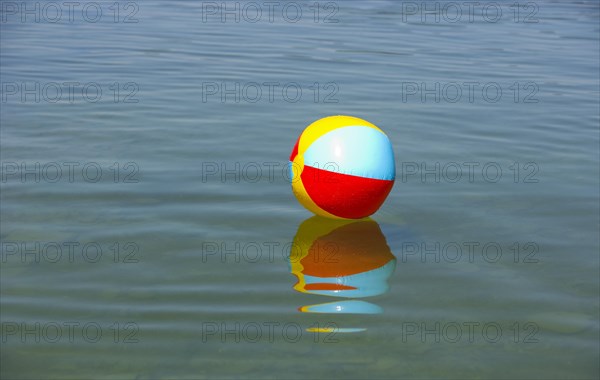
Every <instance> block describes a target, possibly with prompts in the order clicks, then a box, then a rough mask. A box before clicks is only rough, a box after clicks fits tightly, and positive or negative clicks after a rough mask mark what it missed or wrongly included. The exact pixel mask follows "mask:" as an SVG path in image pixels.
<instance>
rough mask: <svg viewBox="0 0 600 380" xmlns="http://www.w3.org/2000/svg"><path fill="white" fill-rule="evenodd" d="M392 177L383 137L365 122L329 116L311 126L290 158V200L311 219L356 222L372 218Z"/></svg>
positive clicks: (390, 155)
mask: <svg viewBox="0 0 600 380" xmlns="http://www.w3.org/2000/svg"><path fill="white" fill-rule="evenodd" d="M395 177H396V167H395V163H394V151H393V148H392V144H391V142H390V140H389V139H388V137H387V136H386V134H385V133H384V132H383V131H382V130H381V129H379V128H378V127H376V126H375V125H373V124H371V123H369V122H368V121H366V120H363V119H359V118H357V117H352V116H342V115H339V116H329V117H325V118H323V119H319V120H317V121H315V122H314V123H312V124H310V125H309V126H308V127H307V128H306V129H305V130H304V132H302V134H301V135H300V137H299V138H298V140H297V141H296V145H295V146H294V149H293V150H292V154H291V155H290V179H291V182H292V190H293V192H294V195H295V196H296V198H297V199H298V201H299V202H300V204H302V205H303V206H304V207H305V208H307V209H308V210H310V211H312V212H313V213H315V214H317V215H321V216H325V217H328V218H334V219H360V218H364V217H367V216H369V215H371V214H373V213H375V212H376V211H377V210H378V209H379V207H380V206H381V205H382V204H383V202H384V201H385V199H386V197H387V196H388V194H389V193H390V191H391V190H392V186H393V185H394V179H395Z"/></svg>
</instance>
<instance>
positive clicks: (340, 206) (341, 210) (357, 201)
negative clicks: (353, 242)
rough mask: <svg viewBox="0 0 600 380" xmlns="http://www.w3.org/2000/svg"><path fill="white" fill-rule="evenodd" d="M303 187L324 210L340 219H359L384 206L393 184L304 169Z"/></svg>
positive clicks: (302, 175)
mask: <svg viewBox="0 0 600 380" xmlns="http://www.w3.org/2000/svg"><path fill="white" fill-rule="evenodd" d="M300 177H301V178H302V184H303V185H304V188H305V189H306V192H307V193H308V195H309V196H310V198H311V199H312V200H313V202H315V203H316V204H317V205H318V206H319V207H321V208H322V209H323V210H325V211H327V212H329V213H331V214H333V215H336V216H339V217H341V218H349V219H360V218H364V217H366V216H369V215H371V214H373V213H375V211H377V210H378V209H379V207H381V205H382V204H383V202H384V201H385V198H386V197H387V195H388V194H389V193H390V191H391V190H392V187H393V186H394V181H387V180H382V179H372V178H365V177H357V176H353V175H348V174H341V173H334V172H330V171H327V170H322V169H317V168H313V167H312V166H304V169H303V170H302V174H301V176H300Z"/></svg>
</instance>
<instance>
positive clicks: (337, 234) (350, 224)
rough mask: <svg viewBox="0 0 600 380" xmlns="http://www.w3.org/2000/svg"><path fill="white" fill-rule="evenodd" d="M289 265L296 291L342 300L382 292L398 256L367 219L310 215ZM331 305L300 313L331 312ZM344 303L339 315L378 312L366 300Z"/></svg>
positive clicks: (385, 288) (299, 232)
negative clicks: (337, 218) (368, 311)
mask: <svg viewBox="0 0 600 380" xmlns="http://www.w3.org/2000/svg"><path fill="white" fill-rule="evenodd" d="M289 261H290V271H291V272H292V274H293V275H295V276H296V278H297V282H296V284H295V285H294V289H295V290H296V291H298V292H301V293H310V294H318V295H323V296H333V297H343V298H363V297H373V296H377V295H381V294H384V293H385V292H387V291H388V290H389V285H388V279H389V278H390V276H391V275H392V274H393V273H394V270H395V269H396V257H395V256H394V255H393V254H392V252H391V250H390V247H389V246H388V244H387V241H386V239H385V236H384V235H383V233H382V232H381V228H380V227H379V225H378V224H377V222H375V221H374V220H372V219H370V218H366V219H361V220H333V219H328V218H323V217H321V216H313V217H312V218H310V219H307V220H305V221H304V222H303V223H302V224H301V225H300V227H298V232H297V233H296V236H295V237H294V241H293V244H292V246H291V248H290V257H289ZM332 305H333V304H325V305H323V306H319V305H313V306H311V307H304V308H302V309H301V311H306V312H310V311H312V312H318V311H319V310H329V309H331V307H333V306H332ZM343 305H345V306H344V307H343V308H341V304H340V305H338V306H340V308H339V310H340V311H341V310H346V312H352V310H354V311H357V312H358V311H360V312H365V311H366V310H370V313H371V312H373V311H376V310H378V309H379V307H377V306H371V305H370V304H368V303H366V302H345V303H344V304H343ZM334 308H335V307H334Z"/></svg>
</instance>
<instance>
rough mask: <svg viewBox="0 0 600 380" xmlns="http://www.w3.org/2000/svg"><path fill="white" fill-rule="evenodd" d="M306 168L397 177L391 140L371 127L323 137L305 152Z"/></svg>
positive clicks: (390, 178) (390, 177) (340, 131)
mask: <svg viewBox="0 0 600 380" xmlns="http://www.w3.org/2000/svg"><path fill="white" fill-rule="evenodd" d="M304 165H308V166H312V167H315V168H319V169H323V170H328V171H330V172H334V173H342V174H348V175H354V176H359V177H365V178H373V179H384V180H393V179H395V177H396V166H395V163H394V151H393V149H392V144H391V143H390V140H389V139H388V137H387V136H386V135H385V134H383V133H382V132H380V131H378V130H376V129H374V128H369V127H360V126H351V127H343V128H338V129H334V130H333V131H331V132H328V133H326V134H324V135H323V136H321V137H319V138H318V139H317V140H316V141H315V142H314V143H312V144H311V146H309V147H308V149H307V150H306V152H304Z"/></svg>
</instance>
